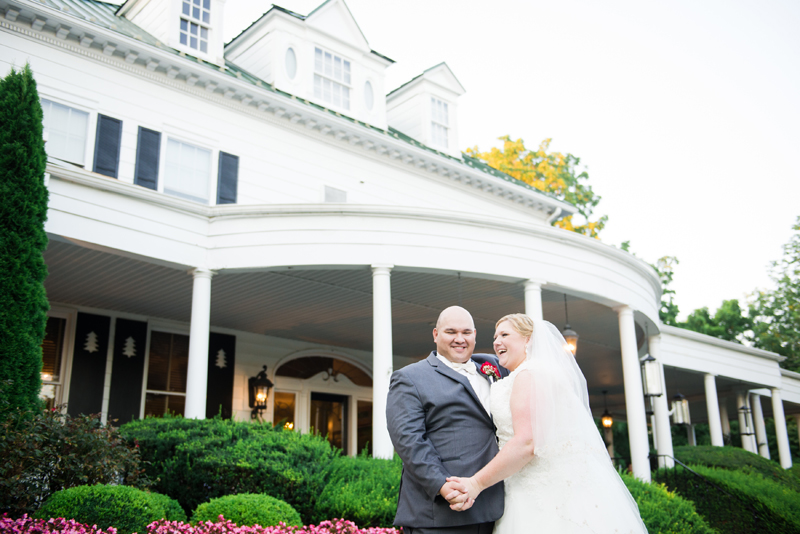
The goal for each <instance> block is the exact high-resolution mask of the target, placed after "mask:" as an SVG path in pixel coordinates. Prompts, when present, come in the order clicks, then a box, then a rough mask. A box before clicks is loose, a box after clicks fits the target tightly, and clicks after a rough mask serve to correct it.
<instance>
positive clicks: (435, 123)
mask: <svg viewBox="0 0 800 534" xmlns="http://www.w3.org/2000/svg"><path fill="white" fill-rule="evenodd" d="M437 104H441V105H442V106H443V108H444V113H445V119H446V120H447V122H446V123H445V122H442V121H441V120H439V117H438V115H439V113H436V112H435V111H434V110H435V109H436V108H437ZM430 110H431V146H433V147H439V148H445V149H448V148H450V103H449V102H447V101H445V100H442V99H441V98H438V97H436V96H433V95H431V108H430ZM437 127H439V128H440V129H442V130H444V143H441V142H440V141H441V140H440V139H438V137H437V135H436V128H437Z"/></svg>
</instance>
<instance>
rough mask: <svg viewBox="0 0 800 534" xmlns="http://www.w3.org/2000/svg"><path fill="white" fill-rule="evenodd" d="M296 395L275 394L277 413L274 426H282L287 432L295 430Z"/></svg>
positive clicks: (280, 392)
mask: <svg viewBox="0 0 800 534" xmlns="http://www.w3.org/2000/svg"><path fill="white" fill-rule="evenodd" d="M294 399H295V395H294V393H284V392H282V391H276V392H275V411H274V412H273V416H272V422H273V424H274V425H279V424H282V425H283V428H285V429H286V430H293V429H294V405H295V400H294Z"/></svg>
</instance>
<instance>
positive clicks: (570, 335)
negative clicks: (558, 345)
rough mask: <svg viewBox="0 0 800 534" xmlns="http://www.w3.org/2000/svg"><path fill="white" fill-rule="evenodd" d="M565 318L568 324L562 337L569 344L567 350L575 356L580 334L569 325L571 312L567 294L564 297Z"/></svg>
mask: <svg viewBox="0 0 800 534" xmlns="http://www.w3.org/2000/svg"><path fill="white" fill-rule="evenodd" d="M564 318H565V319H566V324H565V325H564V330H563V331H562V332H561V335H563V336H564V341H566V342H567V346H566V347H565V348H566V349H567V350H568V351H570V352H571V353H572V355H573V356H575V355H576V354H577V353H578V333H577V332H576V331H575V330H573V329H572V327H571V326H570V325H569V310H567V295H566V294H565V295H564Z"/></svg>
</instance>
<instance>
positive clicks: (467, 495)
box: [439, 477, 482, 512]
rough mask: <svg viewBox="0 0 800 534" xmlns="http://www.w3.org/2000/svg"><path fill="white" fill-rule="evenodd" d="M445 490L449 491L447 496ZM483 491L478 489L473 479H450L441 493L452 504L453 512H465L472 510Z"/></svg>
mask: <svg viewBox="0 0 800 534" xmlns="http://www.w3.org/2000/svg"><path fill="white" fill-rule="evenodd" d="M445 488H447V489H448V493H447V494H445ZM481 491H482V488H480V487H478V484H477V482H475V479H474V478H473V477H469V478H461V477H448V478H447V483H445V485H444V486H442V489H441V490H440V492H439V493H441V494H442V497H444V498H445V499H446V500H447V502H449V503H450V509H451V510H455V511H456V512H464V511H466V510H469V509H470V508H472V505H473V504H475V499H477V498H478V495H480V493H481Z"/></svg>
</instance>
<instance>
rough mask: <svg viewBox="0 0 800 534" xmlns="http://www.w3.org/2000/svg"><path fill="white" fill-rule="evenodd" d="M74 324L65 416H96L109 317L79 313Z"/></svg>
mask: <svg viewBox="0 0 800 534" xmlns="http://www.w3.org/2000/svg"><path fill="white" fill-rule="evenodd" d="M77 323H78V324H77V325H76V327H75V350H74V351H73V356H72V378H71V379H70V382H69V401H67V413H69V414H70V415H73V416H74V415H80V414H93V413H100V411H101V410H102V409H103V385H104V384H105V379H106V361H107V360H108V334H109V330H110V326H111V318H109V317H105V316H103V315H92V314H90V313H79V314H78V321H77Z"/></svg>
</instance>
